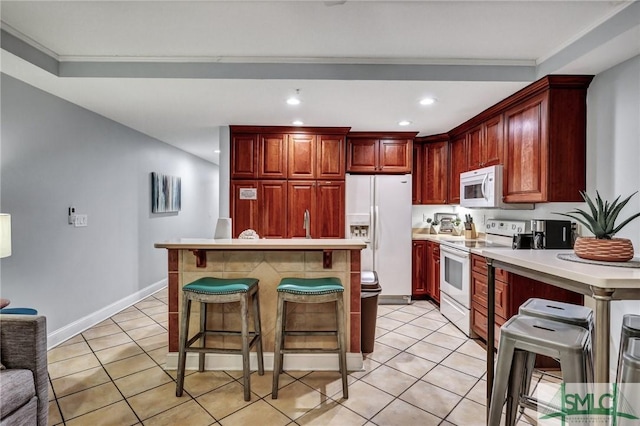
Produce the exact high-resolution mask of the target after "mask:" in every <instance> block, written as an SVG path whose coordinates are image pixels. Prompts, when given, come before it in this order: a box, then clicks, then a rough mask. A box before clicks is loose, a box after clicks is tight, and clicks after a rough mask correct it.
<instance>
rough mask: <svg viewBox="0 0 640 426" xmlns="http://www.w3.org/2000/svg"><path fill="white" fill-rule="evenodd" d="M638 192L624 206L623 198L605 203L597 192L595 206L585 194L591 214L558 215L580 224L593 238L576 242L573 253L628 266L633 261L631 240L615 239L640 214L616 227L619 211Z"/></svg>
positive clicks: (569, 213)
mask: <svg viewBox="0 0 640 426" xmlns="http://www.w3.org/2000/svg"><path fill="white" fill-rule="evenodd" d="M637 192H638V191H636V192H634V193H633V194H631V195H630V196H628V197H627V198H626V199H624V200H623V201H621V202H619V200H620V196H618V197H617V198H616V199H615V200H613V202H612V203H609V201H603V200H602V198H601V197H600V194H599V193H598V191H596V199H595V202H594V201H593V200H592V199H591V198H590V197H589V196H588V195H587V194H586V193H585V192H580V195H582V198H583V199H584V201H585V202H586V203H587V205H588V207H589V210H590V211H589V212H587V211H585V210H582V209H575V210H573V211H571V212H568V213H559V214H561V215H563V216H568V217H570V218H572V219H575V220H577V221H578V222H580V223H581V224H583V225H584V226H585V227H586V228H587V229H588V230H589V231H591V232H592V233H593V235H594V236H593V237H580V238H578V239H577V240H576V243H575V245H574V247H573V249H574V251H575V253H576V255H577V256H579V257H582V258H584V259H590V260H599V261H605V262H626V261H628V260H631V259H632V258H633V244H632V243H631V240H629V239H626V238H614V235H615V234H616V233H617V232H618V231H620V230H621V229H622V228H624V227H625V226H626V225H627V224H629V222H631V221H632V220H634V219H636V218H638V217H640V212H638V213H635V214H633V215H631V216H630V217H629V218H627V219H625V220H624V221H622V223H620V224H619V225H617V226H616V220H617V219H618V215H619V214H620V211H621V210H622V209H623V208H624V206H626V205H627V203H628V202H629V200H630V199H631V197H633V196H634V195H636V193H637Z"/></svg>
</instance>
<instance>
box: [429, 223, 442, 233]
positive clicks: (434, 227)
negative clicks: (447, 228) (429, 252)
mask: <svg viewBox="0 0 640 426" xmlns="http://www.w3.org/2000/svg"><path fill="white" fill-rule="evenodd" d="M430 232H431V233H432V234H439V233H440V225H431V231H430Z"/></svg>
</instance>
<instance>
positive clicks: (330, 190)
mask: <svg viewBox="0 0 640 426" xmlns="http://www.w3.org/2000/svg"><path fill="white" fill-rule="evenodd" d="M317 194H318V198H317V202H316V207H317V210H316V214H315V215H314V216H313V217H312V218H311V219H312V221H313V220H315V222H316V229H317V231H316V232H317V234H316V235H313V237H314V238H344V237H345V183H344V181H318V188H317Z"/></svg>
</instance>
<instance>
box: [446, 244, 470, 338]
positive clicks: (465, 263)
mask: <svg viewBox="0 0 640 426" xmlns="http://www.w3.org/2000/svg"><path fill="white" fill-rule="evenodd" d="M440 313H441V314H442V315H444V316H445V317H446V318H447V319H448V320H449V321H451V322H452V323H453V324H454V325H455V326H456V327H458V328H459V329H460V330H461V331H462V332H463V333H464V334H466V335H467V336H469V337H473V336H472V331H471V255H470V254H469V252H468V251H467V250H462V249H459V248H454V247H450V246H448V245H446V244H444V243H442V244H440Z"/></svg>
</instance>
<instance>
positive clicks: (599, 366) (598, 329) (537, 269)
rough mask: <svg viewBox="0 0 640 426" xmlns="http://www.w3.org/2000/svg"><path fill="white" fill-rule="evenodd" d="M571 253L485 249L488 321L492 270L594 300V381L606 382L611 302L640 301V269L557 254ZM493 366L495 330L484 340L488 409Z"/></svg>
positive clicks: (491, 307) (490, 329)
mask: <svg viewBox="0 0 640 426" xmlns="http://www.w3.org/2000/svg"><path fill="white" fill-rule="evenodd" d="M560 253H566V254H571V253H573V251H572V250H510V249H486V250H483V251H482V255H483V256H484V257H485V258H486V259H487V265H488V274H487V275H488V276H487V278H488V283H487V285H488V321H489V324H493V322H494V319H495V270H494V269H495V268H501V269H504V270H506V271H508V272H512V273H515V274H518V275H522V276H525V277H528V278H533V279H535V280H538V281H542V282H544V283H547V284H550V285H553V286H556V287H560V288H564V289H567V290H571V291H574V292H576V293H580V294H583V295H585V296H589V297H591V298H593V299H594V300H595V308H596V310H595V335H594V342H593V349H594V362H595V366H594V367H595V381H596V382H600V383H606V382H609V368H610V347H609V342H610V339H611V330H610V328H611V321H610V320H611V317H610V314H611V312H610V308H611V306H610V305H611V301H612V300H640V269H638V268H624V267H613V266H600V265H593V264H585V263H578V262H571V261H567V260H562V259H559V258H558V254H560ZM493 366H494V329H493V327H488V337H487V409H488V408H489V402H490V401H491V391H492V386H493V373H494V370H493V368H494V367H493Z"/></svg>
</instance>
